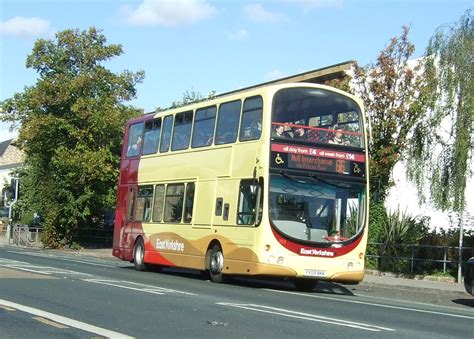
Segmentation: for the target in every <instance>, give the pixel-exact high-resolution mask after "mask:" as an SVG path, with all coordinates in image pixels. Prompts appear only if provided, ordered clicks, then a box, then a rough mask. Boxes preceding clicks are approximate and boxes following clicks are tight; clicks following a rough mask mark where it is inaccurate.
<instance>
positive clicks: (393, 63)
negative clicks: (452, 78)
mask: <svg viewBox="0 0 474 339" xmlns="http://www.w3.org/2000/svg"><path fill="white" fill-rule="evenodd" d="M408 33H409V29H408V28H407V27H404V28H403V32H402V35H401V36H400V37H394V38H392V40H391V42H390V44H389V46H388V47H386V48H385V49H384V50H383V51H382V52H381V53H380V55H379V56H378V58H377V62H376V63H375V64H369V65H367V66H365V67H358V66H357V67H356V68H355V74H354V83H355V85H356V86H355V87H356V89H355V92H356V93H355V94H357V95H359V96H360V97H361V98H362V100H363V101H364V104H365V109H366V114H367V121H369V126H370V128H371V130H370V132H371V138H370V140H369V155H370V167H369V168H370V178H371V180H370V183H371V187H370V191H371V194H372V198H375V199H377V200H379V199H380V200H384V199H385V196H386V194H387V193H388V189H389V188H390V187H391V186H392V184H393V183H392V181H391V173H392V170H393V167H394V166H395V164H396V163H397V162H398V161H399V160H400V159H402V158H403V156H404V150H405V149H406V148H407V146H408V144H409V141H410V133H411V132H412V131H413V128H414V126H416V125H417V124H418V123H419V122H420V121H421V120H422V119H423V116H424V113H425V111H426V108H427V106H428V104H429V98H430V97H429V96H427V95H426V86H425V82H424V78H423V76H422V74H420V70H421V69H422V67H423V62H422V61H420V62H417V63H416V64H415V65H413V66H412V65H410V64H409V59H410V57H411V56H412V55H413V52H414V51H415V46H414V45H413V44H412V43H411V42H410V41H409V40H408Z"/></svg>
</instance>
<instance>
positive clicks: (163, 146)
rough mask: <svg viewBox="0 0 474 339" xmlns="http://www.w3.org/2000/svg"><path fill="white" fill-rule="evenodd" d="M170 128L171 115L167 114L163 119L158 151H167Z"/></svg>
mask: <svg viewBox="0 0 474 339" xmlns="http://www.w3.org/2000/svg"><path fill="white" fill-rule="evenodd" d="M172 129H173V116H172V115H168V116H166V117H165V119H164V120H163V132H162V134H161V142H160V153H165V152H168V151H169V149H170V142H171V130H172Z"/></svg>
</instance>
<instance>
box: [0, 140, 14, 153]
mask: <svg viewBox="0 0 474 339" xmlns="http://www.w3.org/2000/svg"><path fill="white" fill-rule="evenodd" d="M12 141H13V139H9V140H5V141H2V142H0V157H3V154H5V151H6V150H7V148H8V146H10V144H11V143H12Z"/></svg>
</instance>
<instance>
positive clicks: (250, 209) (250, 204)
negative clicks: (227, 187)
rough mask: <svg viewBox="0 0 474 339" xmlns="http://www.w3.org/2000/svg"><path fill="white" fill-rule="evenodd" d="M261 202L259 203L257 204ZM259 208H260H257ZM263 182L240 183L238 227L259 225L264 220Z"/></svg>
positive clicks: (249, 180)
mask: <svg viewBox="0 0 474 339" xmlns="http://www.w3.org/2000/svg"><path fill="white" fill-rule="evenodd" d="M257 202H259V203H257ZM257 206H258V207H257ZM262 208H263V182H262V180H261V179H260V180H256V179H247V180H242V181H241V182H240V188H239V205H238V211H237V224H238V225H255V224H256V225H257V226H258V225H259V224H260V221H261V219H262Z"/></svg>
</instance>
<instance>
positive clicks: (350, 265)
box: [347, 261, 354, 270]
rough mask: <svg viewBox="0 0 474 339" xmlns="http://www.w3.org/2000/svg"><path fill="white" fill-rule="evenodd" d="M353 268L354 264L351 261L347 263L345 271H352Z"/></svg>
mask: <svg viewBox="0 0 474 339" xmlns="http://www.w3.org/2000/svg"><path fill="white" fill-rule="evenodd" d="M353 267H354V263H353V262H352V261H349V263H348V264H347V269H348V270H352V268H353Z"/></svg>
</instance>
